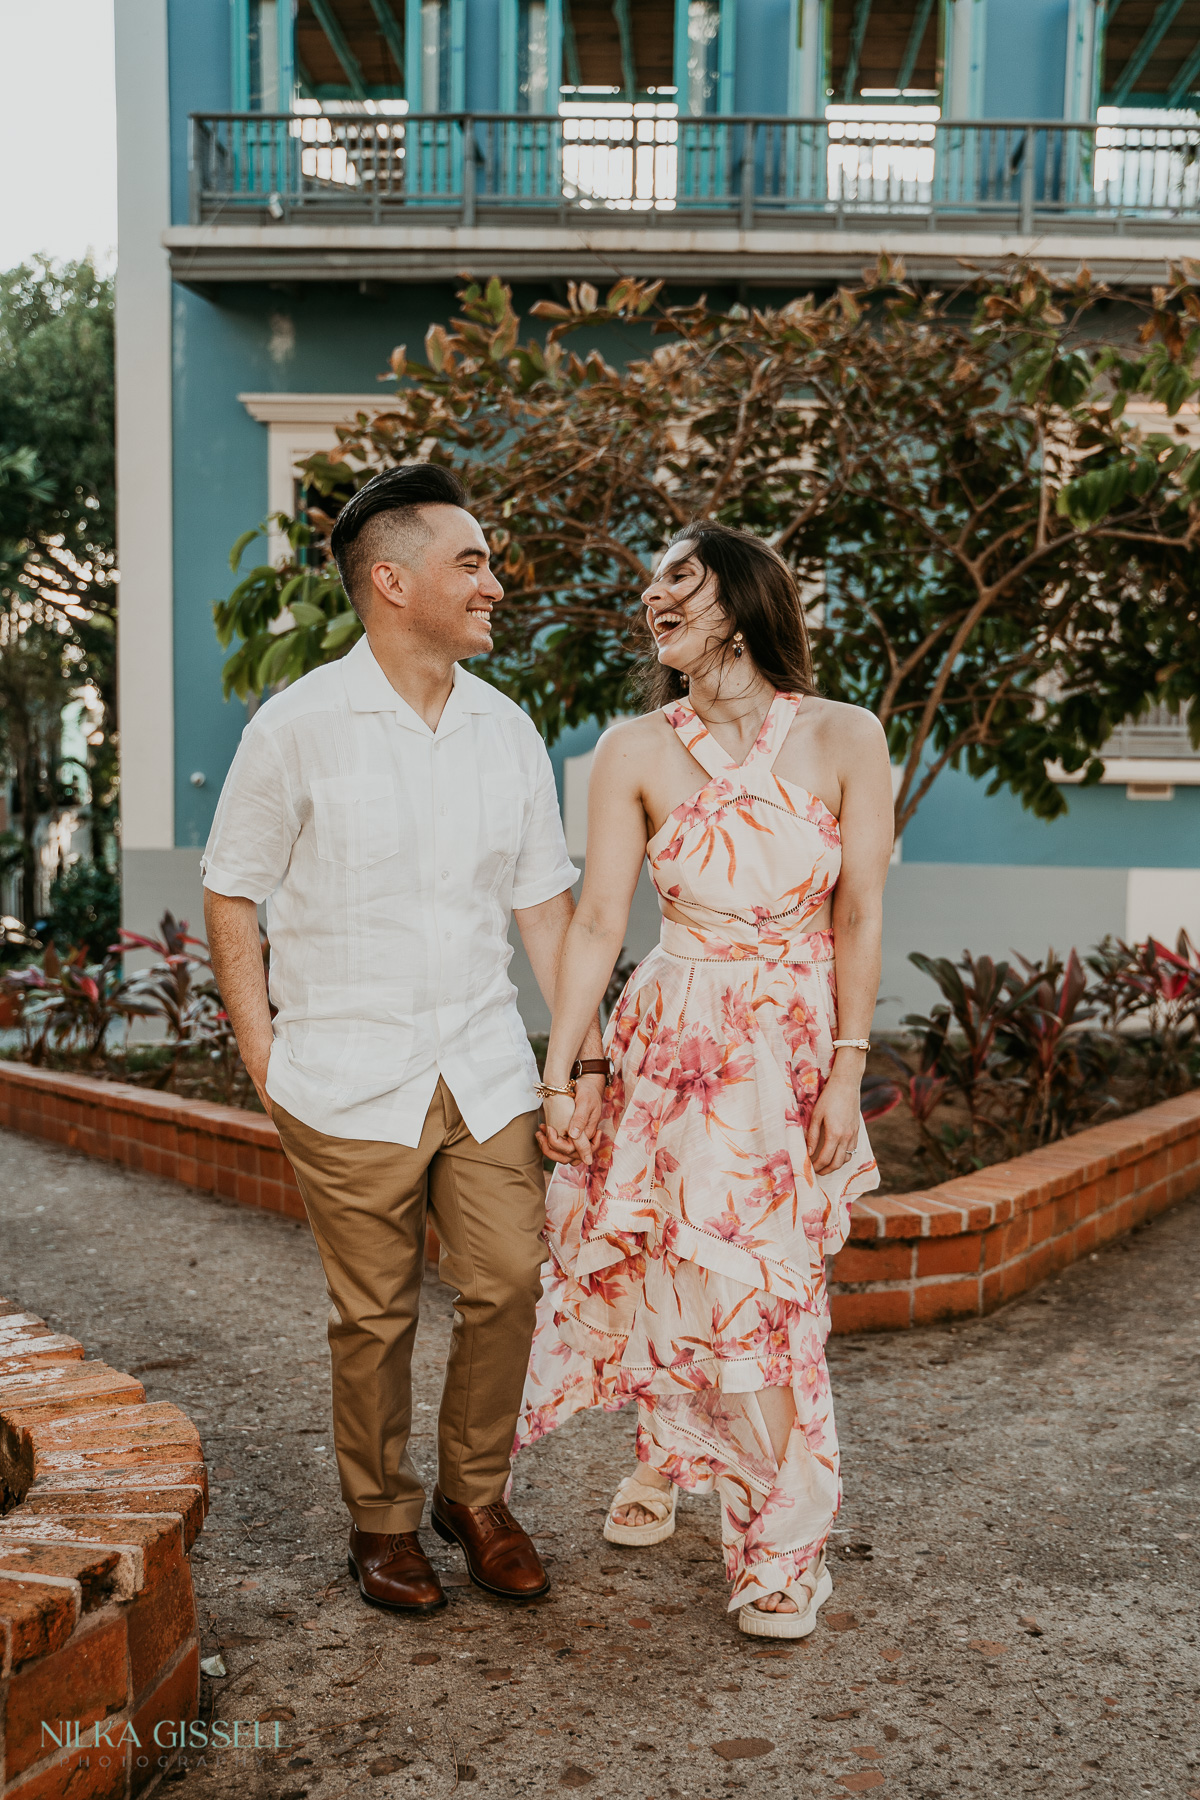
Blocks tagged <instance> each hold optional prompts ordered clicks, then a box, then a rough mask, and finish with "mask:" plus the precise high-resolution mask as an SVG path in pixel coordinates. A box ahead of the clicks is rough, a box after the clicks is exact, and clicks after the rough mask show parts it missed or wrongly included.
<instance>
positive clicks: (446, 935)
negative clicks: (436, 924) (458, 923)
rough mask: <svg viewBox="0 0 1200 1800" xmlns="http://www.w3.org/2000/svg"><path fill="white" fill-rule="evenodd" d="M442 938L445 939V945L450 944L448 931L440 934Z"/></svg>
mask: <svg viewBox="0 0 1200 1800" xmlns="http://www.w3.org/2000/svg"><path fill="white" fill-rule="evenodd" d="M442 936H443V937H444V938H445V940H446V942H447V943H449V942H450V933H449V932H448V931H444V932H443V933H442Z"/></svg>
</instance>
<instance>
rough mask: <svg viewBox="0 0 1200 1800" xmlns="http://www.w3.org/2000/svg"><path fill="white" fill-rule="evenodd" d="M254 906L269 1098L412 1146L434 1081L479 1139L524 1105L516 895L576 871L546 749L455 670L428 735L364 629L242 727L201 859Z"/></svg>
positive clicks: (549, 894) (339, 1132) (565, 882)
mask: <svg viewBox="0 0 1200 1800" xmlns="http://www.w3.org/2000/svg"><path fill="white" fill-rule="evenodd" d="M202 868H203V872H204V885H205V886H206V887H208V888H211V889H212V890H213V892H214V893H217V894H228V895H241V896H243V897H245V898H246V899H248V900H254V901H256V902H261V901H264V900H265V901H266V905H267V932H268V935H269V937H270V940H271V1001H272V1004H273V1005H274V1006H275V1007H277V1008H278V1011H277V1013H276V1015H275V1042H274V1044H273V1046H272V1049H271V1060H270V1064H269V1067H268V1072H267V1093H268V1094H269V1096H270V1097H271V1099H272V1100H277V1101H278V1102H279V1104H280V1105H281V1106H282V1107H284V1108H285V1110H286V1111H288V1112H290V1113H291V1114H292V1115H293V1116H294V1117H295V1118H297V1119H299V1120H301V1122H302V1123H303V1124H305V1125H309V1126H311V1127H312V1128H313V1129H314V1130H315V1131H322V1132H325V1133H326V1134H327V1135H329V1136H331V1137H344V1138H375V1139H380V1140H382V1141H384V1142H387V1143H394V1144H408V1145H416V1144H417V1143H419V1142H420V1138H421V1128H422V1126H423V1125H424V1123H425V1115H426V1113H427V1112H428V1110H429V1103H430V1101H431V1100H432V1099H433V1094H434V1089H435V1088H436V1086H437V1080H438V1076H439V1074H441V1075H443V1076H444V1077H445V1079H446V1084H447V1086H448V1087H449V1089H450V1092H451V1093H452V1094H453V1096H454V1098H455V1100H456V1101H457V1103H458V1106H459V1110H460V1111H461V1113H462V1116H463V1119H464V1120H465V1122H466V1125H467V1128H468V1130H469V1131H470V1132H471V1134H472V1136H473V1137H474V1138H476V1139H477V1140H479V1141H482V1140H483V1139H485V1138H489V1137H491V1136H492V1134H493V1132H496V1131H499V1130H500V1129H501V1127H502V1126H504V1125H507V1124H508V1122H509V1120H510V1119H513V1118H515V1117H516V1116H517V1114H518V1113H522V1112H532V1111H534V1110H535V1109H536V1107H537V1105H538V1100H537V1095H536V1093H535V1092H534V1083H535V1082H536V1080H537V1066H536V1064H535V1062H534V1060H533V1055H532V1052H531V1051H530V1048H529V1040H528V1038H527V1037H526V1035H525V1030H524V1027H523V1026H522V1024H521V1018H520V1015H519V1013H518V1012H517V1006H516V994H517V990H516V989H515V987H514V986H513V984H512V982H511V981H510V980H509V978H508V963H509V958H510V957H511V955H512V950H511V947H510V945H509V942H508V923H509V915H510V910H511V908H512V907H514V906H515V907H525V906H538V905H540V904H541V903H542V901H544V900H550V899H552V898H553V897H554V895H555V894H561V893H563V892H564V891H565V890H566V889H567V888H569V887H571V886H572V885H573V884H574V882H575V881H576V880H577V878H578V873H579V871H578V870H577V869H575V868H574V867H573V866H572V864H571V861H570V858H569V857H568V855H567V846H566V842H565V840H564V837H563V831H562V821H561V819H560V816H559V811H558V803H557V800H556V797H555V790H554V774H553V771H552V769H551V766H550V758H549V757H548V756H547V754H546V747H545V745H544V744H543V742H542V740H541V737H540V736H539V735H538V732H537V728H536V727H535V726H534V724H533V722H532V721H531V720H530V719H529V718H527V717H526V715H525V714H524V713H523V712H522V711H521V709H520V707H519V706H515V705H514V704H513V702H512V701H511V700H508V699H506V698H505V696H504V695H503V694H499V693H497V692H496V690H495V688H492V687H489V686H488V684H487V682H485V681H480V680H479V679H478V678H477V677H476V676H474V675H471V674H469V673H468V672H467V671H466V670H465V669H461V668H456V669H455V672H454V687H453V691H452V692H451V695H450V698H449V699H448V700H447V702H446V707H445V710H444V712H443V713H442V716H441V718H440V719H439V721H438V727H437V730H436V731H430V729H429V727H428V726H427V725H426V724H425V722H424V720H423V719H421V718H419V717H418V715H417V714H416V713H415V712H414V711H413V710H412V708H411V707H410V706H408V705H407V704H406V702H405V701H403V700H402V699H401V698H400V696H399V694H398V693H397V692H396V691H395V689H394V688H393V687H392V685H391V683H390V682H389V681H388V679H387V676H386V675H385V674H384V673H383V670H382V669H381V668H380V667H379V664H378V663H377V662H376V660H375V658H374V656H373V655H372V654H371V650H370V647H369V645H368V643H367V640H366V639H365V638H363V639H362V640H361V641H360V642H359V643H358V644H356V645H355V647H354V649H353V650H352V651H351V652H350V654H349V655H348V656H346V657H344V658H343V659H342V660H341V661H340V662H336V663H332V664H330V665H329V666H328V667H327V668H323V669H316V670H314V671H313V673H312V674H311V675H305V676H304V678H303V679H302V680H300V681H297V682H296V683H295V684H294V686H292V687H289V688H287V689H286V690H285V691H284V692H283V693H281V694H277V695H276V696H275V697H274V698H273V699H271V700H268V701H267V703H266V705H265V706H263V707H262V708H261V709H260V710H259V711H258V712H257V713H256V714H255V716H254V718H253V719H252V720H251V722H250V723H249V725H247V727H246V729H245V731H244V732H243V734H242V741H241V744H240V746H239V748H238V753H237V755H236V757H235V758H234V761H233V766H232V767H231V769H230V771H229V775H228V777H227V778H226V781H225V786H224V788H223V789H222V791H221V799H220V802H219V804H218V806H217V815H216V818H215V819H214V820H213V828H212V832H211V834H210V836H209V840H208V844H207V847H206V849H205V852H204V861H203V864H202Z"/></svg>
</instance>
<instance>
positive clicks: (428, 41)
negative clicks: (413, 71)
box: [418, 0, 450, 113]
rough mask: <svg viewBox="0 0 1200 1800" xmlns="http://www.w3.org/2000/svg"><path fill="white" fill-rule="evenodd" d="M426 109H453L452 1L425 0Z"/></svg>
mask: <svg viewBox="0 0 1200 1800" xmlns="http://www.w3.org/2000/svg"><path fill="white" fill-rule="evenodd" d="M418 104H419V107H420V110H421V111H422V112H426V113H435V112H449V110H450V3H449V0H421V91H420V98H419V102H418Z"/></svg>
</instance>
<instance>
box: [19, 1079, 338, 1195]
mask: <svg viewBox="0 0 1200 1800" xmlns="http://www.w3.org/2000/svg"><path fill="white" fill-rule="evenodd" d="M0 1127H6V1128H7V1129H8V1130H9V1131H24V1132H27V1133H28V1134H29V1135H30V1136H31V1137H40V1138H49V1139H50V1140H51V1141H52V1142H54V1143H57V1144H65V1145H66V1146H67V1148H68V1149H71V1150H82V1151H84V1152H85V1154H86V1155H88V1156H98V1157H100V1158H102V1159H103V1160H104V1161H105V1162H115V1163H121V1164H123V1165H124V1167H125V1168H127V1169H140V1170H141V1171H142V1172H143V1174H146V1175H165V1176H167V1177H168V1178H169V1179H170V1180H172V1181H182V1182H183V1183H184V1184H185V1186H187V1187H194V1188H200V1189H202V1190H203V1191H204V1192H205V1193H209V1194H219V1195H220V1196H221V1197H222V1199H225V1200H236V1201H237V1202H238V1204H239V1205H240V1206H258V1207H263V1208H265V1210H266V1211H268V1212H277V1213H283V1214H285V1215H286V1216H287V1217H288V1218H290V1219H303V1218H304V1217H305V1216H306V1215H305V1211H304V1202H303V1201H302V1200H301V1198H300V1190H299V1189H298V1187H297V1186H296V1178H295V1176H294V1175H293V1174H292V1168H291V1164H290V1163H289V1162H288V1159H287V1157H286V1156H285V1155H284V1153H283V1146H282V1144H281V1143H280V1142H279V1133H278V1132H277V1131H276V1129H275V1127H274V1125H272V1123H271V1121H270V1119H268V1118H265V1117H264V1116H263V1115H262V1114H261V1113H251V1112H245V1111H243V1109H242V1108H241V1107H238V1106H219V1105H216V1104H214V1103H212V1102H209V1101H205V1100H183V1099H181V1098H180V1097H179V1095H178V1094H160V1093H157V1092H156V1091H155V1090H154V1089H152V1088H150V1089H148V1088H140V1087H131V1086H129V1085H128V1084H126V1083H125V1082H120V1081H103V1080H101V1079H100V1078H99V1077H98V1076H95V1075H64V1074H60V1073H58V1072H57V1071H54V1070H50V1069H31V1068H29V1067H28V1066H27V1065H26V1064H24V1063H6V1062H0Z"/></svg>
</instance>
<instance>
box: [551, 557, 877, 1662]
mask: <svg viewBox="0 0 1200 1800" xmlns="http://www.w3.org/2000/svg"><path fill="white" fill-rule="evenodd" d="M643 602H644V604H645V607H646V615H647V622H648V625H649V628H650V632H651V635H652V637H653V641H654V645H655V650H656V655H657V669H656V670H655V671H654V672H653V676H652V687H653V697H654V699H655V701H656V702H657V703H658V710H656V711H654V712H651V713H649V714H647V715H646V716H645V717H643V718H638V719H631V720H628V721H625V722H623V723H621V724H618V725H615V726H613V727H612V728H611V729H610V730H608V731H607V732H605V734H604V736H603V737H602V738H601V739H600V742H599V743H598V745H597V746H596V752H595V757H594V760H593V765H592V775H591V789H590V795H589V807H588V849H587V872H586V878H585V881H584V889H583V896H582V899H581V902H580V905H579V909H578V911H577V912H576V914H575V918H574V921H573V923H572V925H571V929H570V932H569V934H568V936H567V940H566V945H565V948H564V952H563V961H562V966H561V970H560V973H559V978H558V985H557V994H556V1005H555V1009H554V1025H553V1030H552V1032H551V1035H550V1045H549V1050H548V1052H547V1057H546V1068H545V1086H544V1089H543V1098H544V1102H545V1118H546V1124H547V1126H548V1127H549V1128H550V1129H551V1130H552V1131H554V1132H557V1133H566V1132H567V1130H568V1128H569V1126H570V1122H571V1114H572V1108H573V1098H572V1095H573V1083H572V1082H571V1080H570V1079H569V1075H570V1070H571V1067H572V1063H573V1061H574V1059H575V1057H576V1056H577V1055H578V1052H579V1047H580V1045H581V1043H582V1041H583V1037H584V1033H585V1031H586V1030H587V1026H588V1022H589V1020H590V1019H591V1018H592V1017H593V1016H594V1014H595V1010H596V1007H597V1004H598V1003H599V1000H600V998H601V996H602V994H603V993H604V990H605V987H606V985H607V983H608V981H609V978H610V976H611V973H612V969H613V966H614V964H615V962H616V959H617V956H618V954H619V952H620V949H621V944H622V939H623V937H624V932H625V927H626V923H627V920H628V914H629V907H630V902H631V900H632V897H633V892H634V888H635V886H636V884H637V880H638V874H639V870H640V867H641V861H642V858H643V856H645V857H647V858H648V860H649V864H650V873H651V876H652V878H653V880H654V884H655V886H656V888H657V889H658V896H659V903H660V906H661V908H662V915H663V924H662V937H661V940H660V942H659V944H658V946H657V947H656V948H655V949H654V950H652V951H651V952H650V954H649V956H647V957H646V958H645V959H644V961H643V962H642V963H641V964H640V965H639V966H638V968H637V969H636V970H635V971H634V973H633V975H632V976H631V977H630V979H629V981H628V983H627V985H626V987H625V991H624V993H623V994H622V996H621V998H620V1000H619V1002H618V1004H617V1006H616V1009H615V1011H614V1013H613V1016H612V1019H611V1020H610V1022H609V1027H608V1033H607V1038H606V1049H607V1051H608V1054H609V1057H610V1059H611V1062H612V1079H611V1083H610V1085H609V1087H608V1089H607V1091H606V1094H605V1100H604V1111H603V1114H602V1116H601V1121H600V1125H599V1129H598V1131H597V1133H596V1138H595V1145H594V1151H593V1149H592V1147H590V1146H589V1145H588V1142H587V1139H586V1138H585V1137H583V1136H582V1135H580V1136H579V1137H578V1139H577V1141H578V1144H579V1148H580V1152H581V1159H582V1160H581V1162H580V1163H579V1164H578V1165H576V1166H574V1167H562V1168H560V1169H559V1170H558V1171H557V1172H556V1174H555V1177H554V1179H553V1181H552V1182H551V1184H550V1190H549V1194H548V1196H547V1211H548V1231H547V1239H548V1243H549V1249H550V1258H551V1266H550V1277H549V1279H548V1281H547V1282H546V1284H545V1292H544V1294H543V1298H542V1303H541V1306H540V1309H539V1313H538V1329H537V1333H536V1336H535V1338H534V1344H533V1351H532V1356H531V1360H530V1369H529V1376H528V1380H527V1383H526V1390H525V1400H524V1404H523V1408H522V1415H521V1419H520V1421H519V1423H518V1428H517V1445H518V1447H519V1446H521V1445H522V1444H526V1443H531V1442H533V1441H534V1440H535V1439H536V1438H538V1437H540V1436H542V1435H543V1434H544V1433H545V1432H546V1431H548V1430H550V1429H551V1428H552V1427H553V1426H554V1425H557V1424H561V1423H562V1421H563V1420H564V1419H565V1418H568V1417H569V1416H570V1415H571V1414H572V1413H573V1412H576V1411H578V1410H579V1408H581V1407H585V1406H603V1407H607V1408H611V1407H615V1406H620V1405H622V1404H623V1403H624V1402H625V1401H626V1400H629V1399H635V1400H636V1401H637V1403H638V1428H637V1456H638V1465H637V1470H636V1473H635V1474H633V1475H631V1476H630V1477H628V1478H627V1479H626V1480H625V1481H623V1482H622V1483H621V1485H620V1487H619V1489H618V1490H617V1494H616V1497H615V1499H614V1501H613V1504H612V1507H611V1509H610V1512H609V1516H608V1519H607V1521H606V1524H605V1532H604V1535H605V1536H606V1537H607V1538H608V1539H609V1540H610V1541H612V1542H616V1543H624V1544H649V1543H656V1542H659V1541H660V1540H662V1539H663V1538H665V1537H668V1536H670V1534H671V1532H672V1531H673V1530H674V1517H675V1515H674V1508H675V1491H676V1489H677V1488H681V1487H682V1488H687V1489H689V1490H690V1491H692V1492H697V1493H706V1492H710V1491H711V1490H712V1488H713V1487H714V1486H715V1487H716V1488H717V1490H718V1492H719V1495H720V1499H721V1507H722V1519H723V1540H724V1546H725V1560H726V1572H727V1574H728V1577H729V1580H730V1582H731V1584H732V1597H731V1599H730V1603H729V1607H730V1611H736V1612H737V1614H738V1623H739V1625H740V1626H741V1628H742V1630H743V1631H748V1632H750V1633H752V1634H754V1635H758V1636H765V1637H802V1636H804V1635H806V1634H807V1633H808V1632H809V1631H811V1630H812V1629H813V1626H814V1625H815V1623H816V1614H817V1608H818V1607H819V1606H821V1605H822V1604H823V1603H824V1601H825V1600H826V1599H827V1598H828V1595H829V1593H830V1592H831V1591H832V1583H831V1581H830V1579H829V1576H828V1574H827V1573H826V1571H825V1566H824V1547H825V1542H826V1539H827V1537H828V1535H829V1531H830V1527H831V1525H832V1523H833V1519H834V1517H835V1515H836V1512H837V1509H838V1504H839V1500H840V1483H839V1476H838V1452H837V1440H836V1438H835V1435H834V1425H833V1413H832V1409H831V1404H830V1397H829V1379H828V1374H827V1371H826V1367H825V1355H824V1342H825V1338H826V1336H827V1335H828V1331H829V1308H828V1299H827V1295H826V1289H825V1269H824V1257H825V1256H826V1255H827V1254H829V1253H831V1252H833V1251H835V1250H837V1249H839V1248H840V1246H841V1245H842V1243H843V1242H844V1241H845V1238H846V1234H847V1231H848V1229H849V1211H850V1203H851V1201H852V1200H853V1199H854V1198H855V1196H857V1195H858V1194H861V1193H864V1192H865V1191H866V1190H868V1189H870V1188H873V1187H875V1186H876V1185H877V1182H878V1175H877V1173H876V1169H875V1162H874V1159H873V1157H872V1155H871V1150H870V1146H869V1144H868V1142H867V1137H866V1133H865V1131H864V1129H863V1124H862V1118H861V1115H860V1111H859V1084H860V1081H861V1077H862V1072H863V1067H864V1063H865V1057H866V1049H867V1048H868V1045H867V1034H868V1030H869V1027H870V1022H871V1016H872V1012H873V1010H874V1005H875V995H876V989H877V986H878V982H879V965H880V920H881V907H882V895H883V885H884V879H885V876H886V872H887V864H888V857H889V855H890V852H891V846H892V791H891V775H890V769H889V763H888V753H887V746H886V743H885V740H884V736H883V732H882V730H881V729H880V726H879V724H878V723H877V721H876V720H875V719H874V718H873V717H872V716H871V714H869V713H867V712H864V711H862V710H861V709H860V708H858V707H854V706H843V705H839V704H837V703H835V702H833V701H828V700H822V699H821V698H819V696H818V695H817V694H816V692H815V689H814V687H813V681H812V665H811V660H810V656H809V649H808V641H807V636H806V633H805V628H804V617H803V612H802V609H801V604H800V597H799V593H798V591H797V588H796V583H795V580H794V578H793V576H792V574H791V571H790V570H789V569H788V567H787V565H786V564H785V563H784V562H783V561H782V559H781V558H780V557H778V556H777V555H776V554H775V553H774V551H772V550H770V549H768V548H767V547H766V545H764V544H762V543H761V542H760V541H759V540H758V539H756V538H754V537H752V536H751V535H750V534H749V533H745V532H740V531H734V530H731V529H729V528H727V527H725V526H722V525H713V524H706V523H697V524H694V525H689V526H688V527H686V528H685V529H684V530H683V531H681V532H679V533H678V534H677V536H676V537H675V538H674V539H673V540H672V543H671V544H670V546H669V547H668V549H667V551H666V553H665V555H664V556H663V559H662V562H661V564H660V566H659V569H658V573H657V575H656V576H655V579H654V580H653V581H652V582H651V584H650V586H649V587H648V588H647V589H646V592H645V594H644V595H643Z"/></svg>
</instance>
